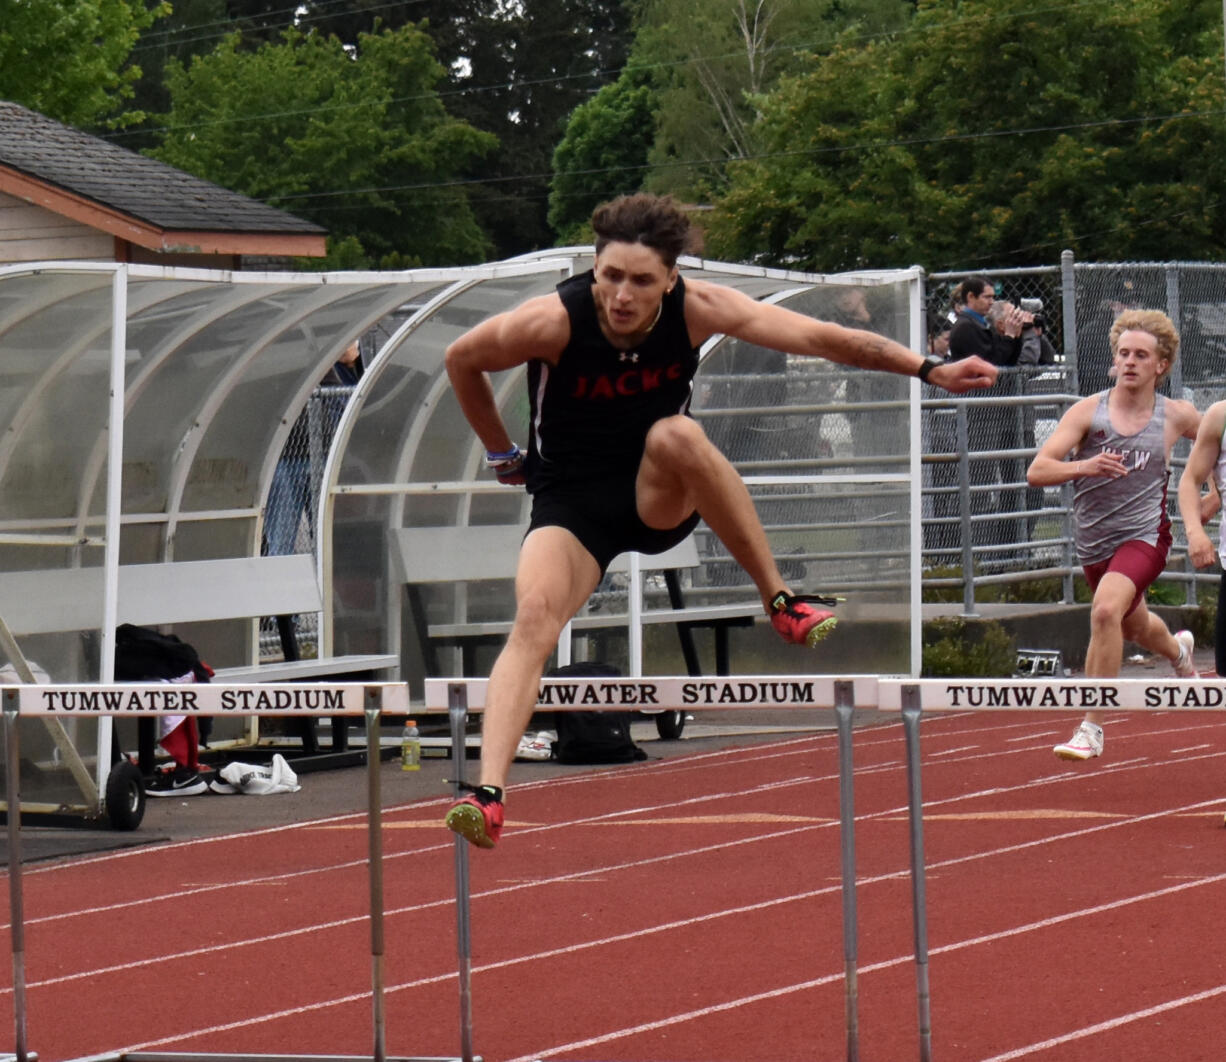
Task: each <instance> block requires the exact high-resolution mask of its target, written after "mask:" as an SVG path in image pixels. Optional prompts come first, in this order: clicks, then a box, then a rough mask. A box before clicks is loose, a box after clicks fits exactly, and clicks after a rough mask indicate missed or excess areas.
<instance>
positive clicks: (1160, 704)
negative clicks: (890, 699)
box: [945, 681, 1226, 710]
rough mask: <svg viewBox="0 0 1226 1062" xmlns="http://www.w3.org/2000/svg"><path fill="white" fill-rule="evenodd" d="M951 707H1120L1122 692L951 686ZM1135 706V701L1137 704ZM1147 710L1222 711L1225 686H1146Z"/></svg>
mask: <svg viewBox="0 0 1226 1062" xmlns="http://www.w3.org/2000/svg"><path fill="white" fill-rule="evenodd" d="M945 692H946V694H948V696H949V706H950V707H951V708H1079V709H1085V710H1091V709H1101V708H1120V707H1122V706H1123V705H1122V701H1121V699H1120V689H1119V688H1118V687H1116V686H1080V685H1077V686H1074V685H1069V686H1058V685H1056V686H1035V685H1029V684H1025V683H1022V684H1018V685H1016V686H1004V685H988V684H986V683H985V684H983V685H979V684H977V683H970V682H968V683H957V684H955V683H950V684H949V685H948V686H946V687H945ZM1134 704H1135V702H1134ZM1142 704H1143V705H1144V707H1146V708H1223V707H1226V686H1220V685H1205V684H1200V683H1197V684H1195V685H1192V684H1184V683H1176V682H1174V681H1172V683H1171V684H1170V685H1165V686H1157V685H1154V686H1146V687H1145V688H1144V689H1143V691H1142Z"/></svg>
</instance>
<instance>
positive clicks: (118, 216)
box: [0, 101, 327, 254]
mask: <svg viewBox="0 0 1226 1062" xmlns="http://www.w3.org/2000/svg"><path fill="white" fill-rule="evenodd" d="M0 191H3V192H7V193H8V194H10V195H16V196H19V197H20V198H23V199H26V200H28V201H29V202H33V203H37V204H38V205H40V206H44V207H47V208H48V209H51V210H55V211H57V212H58V213H61V214H67V215H69V216H72V217H75V218H76V220H78V221H85V222H86V223H87V224H91V225H93V226H95V227H97V228H100V229H103V230H105V231H109V232H112V233H113V234H114V235H117V236H121V237H122V238H124V239H128V240H131V241H132V242H133V243H137V244H139V245H141V246H144V247H149V248H152V249H154V250H172V249H179V250H182V249H199V250H202V251H214V252H217V251H220V252H223V253H259V248H256V247H254V246H253V244H252V240H251V237H256V236H261V237H268V236H276V237H288V238H289V244H290V245H302V249H288V248H287V249H286V250H285V252H284V253H292V254H323V253H324V251H323V236H324V235H325V233H326V231H327V230H325V229H323V228H321V227H320V226H318V225H316V224H314V223H313V222H310V221H307V220H305V219H303V218H300V217H296V216H295V215H293V214H289V213H286V212H285V211H283V210H278V209H277V208H275V207H271V206H268V205H267V204H266V203H260V202H257V201H256V200H254V199H249V198H248V197H247V196H244V195H240V194H239V193H237V192H233V191H231V190H230V189H228V188H222V187H220V186H219V185H216V184H212V183H211V182H209V181H205V180H201V179H200V178H199V177H193V176H192V175H191V174H189V173H184V172H183V171H182V170H178V169H175V168H174V167H173V166H168V165H166V164H165V163H163V162H158V161H156V160H155V159H150V158H146V157H145V156H143V155H138V154H136V152H134V151H129V150H128V149H127V148H123V147H119V146H117V145H115V144H112V143H110V142H108V141H106V140H102V139H100V138H98V137H95V136H90V135H89V134H88V133H83V132H81V131H80V130H78V129H73V128H71V127H69V126H66V125H62V124H60V123H59V122H56V121H52V120H51V119H50V118H47V117H45V116H44V115H41V114H38V113H36V112H34V111H31V110H28V109H26V108H25V107H21V106H19V105H18V104H15V103H8V102H5V101H0ZM244 237H246V238H244ZM304 238H306V239H305V240H304ZM307 243H309V244H310V245H312V246H317V247H318V250H313V251H312V250H307V249H305V247H306V244H307ZM260 244H261V247H262V248H263V249H265V250H266V249H267V247H266V241H260Z"/></svg>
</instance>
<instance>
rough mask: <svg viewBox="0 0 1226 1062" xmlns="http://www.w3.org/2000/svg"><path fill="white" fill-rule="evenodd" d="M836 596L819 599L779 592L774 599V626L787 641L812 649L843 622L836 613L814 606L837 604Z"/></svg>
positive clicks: (772, 608) (772, 619)
mask: <svg viewBox="0 0 1226 1062" xmlns="http://www.w3.org/2000/svg"><path fill="white" fill-rule="evenodd" d="M833 604H835V599H834V598H833V597H816V596H802V595H793V594H785V593H784V592H783V591H780V592H779V593H777V594H776V595H775V596H774V598H773V599H772V600H771V626H772V627H774V628H775V630H777V631H778V632H779V634H780V635H781V636H782V638H783V640H784V641H785V642H792V643H793V644H794V645H807V646H808V647H809V648H810V649H812V648H813V647H814V646H815V645H817V643H818V642H820V641H821V640H822V639H823V638H825V637H826V635H827V634H829V633H830V632H831V631H832V630H834V628H835V625H836V624H837V623H838V622H839V621H838V620H837V619H835V617H834V613H833V612H830V611H828V610H827V609H823V608H814V607H813V606H814V605H833Z"/></svg>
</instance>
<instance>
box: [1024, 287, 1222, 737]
mask: <svg viewBox="0 0 1226 1062" xmlns="http://www.w3.org/2000/svg"><path fill="white" fill-rule="evenodd" d="M1178 349H1179V333H1178V332H1176V331H1175V326H1174V325H1173V324H1172V323H1171V320H1170V318H1168V317H1167V316H1166V314H1164V313H1160V312H1159V311H1157V310H1128V311H1126V312H1125V313H1122V314H1121V315H1120V316H1119V317H1117V318H1116V320H1115V323H1114V324H1113V325H1112V326H1111V351H1112V356H1113V366H1112V375H1113V376H1114V377H1115V386H1114V387H1113V388H1112V389H1111V390H1109V391H1104V392H1101V393H1100V394H1094V395H1090V396H1089V397H1088V398H1083V399H1081V400H1080V401H1079V402H1076V403H1075V404H1074V405H1073V406H1071V407H1070V408H1069V410H1068V412H1067V413H1065V414H1064V416H1063V417H1061V418H1060V423H1059V424H1057V425H1056V429H1055V431H1053V432H1052V434H1051V436H1050V438H1048V440H1047V442H1045V443H1044V444H1043V445H1042V447H1040V449H1039V452H1038V454H1037V455H1036V456H1035V459H1034V461H1033V462H1032V463H1031V465H1030V468H1029V470H1028V471H1027V473H1026V479H1027V482H1029V484H1030V485H1031V486H1032V487H1050V486H1056V485H1058V484H1060V483H1068V482H1070V481H1071V482H1072V483H1073V485H1074V487H1073V490H1074V495H1073V519H1074V523H1075V525H1076V541H1077V558H1078V560H1079V561H1080V562H1081V564H1082V569H1083V571H1084V572H1085V577H1086V581H1087V582H1088V583H1089V584H1090V587H1091V589H1092V590H1093V591H1094V604H1093V607H1092V608H1091V611H1090V644H1089V646H1088V647H1087V649H1086V661H1085V674H1086V676H1087V677H1092V678H1114V677H1115V676H1117V675H1118V674H1119V673H1120V664H1121V662H1122V660H1123V652H1124V642H1125V641H1130V642H1135V643H1136V644H1137V645H1140V646H1141V647H1142V648H1144V649H1148V650H1149V651H1150V652H1151V653H1156V654H1158V655H1161V656H1165V657H1166V658H1167V659H1168V660H1169V661H1170V662H1171V664H1172V666H1173V667H1174V668H1175V674H1176V675H1178V676H1180V677H1182V678H1190V677H1192V676H1194V675H1195V674H1196V667H1195V664H1194V663H1193V660H1192V650H1193V648H1194V644H1195V643H1194V639H1193V637H1192V634H1191V632H1190V631H1180V632H1179V633H1178V634H1175V635H1172V634H1171V632H1170V631H1169V630H1168V629H1167V626H1166V624H1165V623H1163V622H1162V619H1161V618H1160V617H1158V616H1156V615H1154V614H1153V613H1151V612H1150V611H1149V610H1148V609H1147V608H1146V607H1145V591H1146V589H1147V588H1148V587H1149V585H1150V584H1151V583H1153V581H1154V580H1155V579H1157V578H1158V576H1160V575H1161V574H1162V569H1163V568H1164V567H1165V566H1166V556H1167V552H1168V550H1169V549H1170V546H1171V524H1170V520H1169V518H1168V517H1167V511H1166V484H1167V470H1168V466H1169V462H1170V456H1171V450H1172V449H1173V448H1174V445H1175V442H1176V440H1178V439H1179V438H1181V437H1184V438H1194V437H1195V436H1196V431H1197V428H1198V427H1199V425H1200V414H1199V413H1197V411H1196V407H1195V406H1193V405H1192V403H1190V402H1184V401H1182V400H1180V399H1173V398H1163V397H1162V396H1161V395H1159V394H1158V393H1157V388H1158V385H1159V384H1161V383H1162V381H1163V380H1165V379H1166V377H1167V375H1168V374H1169V373H1170V371H1171V367H1172V366H1173V365H1174V363H1175V356H1176V353H1177V351H1178ZM1053 751H1054V752H1055V754H1056V755H1057V756H1059V757H1060V758H1061V759H1066V760H1088V759H1092V758H1093V757H1095V756H1101V755H1102V751H1103V729H1102V713H1100V712H1090V713H1087V715H1086V717H1085V719H1084V720H1083V721H1082V723H1081V724H1080V725H1079V726H1078V727H1077V729H1076V731H1075V732H1074V733H1073V736H1072V738H1071V739H1070V740H1069V741H1067V742H1065V743H1064V744H1063V745H1057V746H1056V747H1055V749H1054V750H1053Z"/></svg>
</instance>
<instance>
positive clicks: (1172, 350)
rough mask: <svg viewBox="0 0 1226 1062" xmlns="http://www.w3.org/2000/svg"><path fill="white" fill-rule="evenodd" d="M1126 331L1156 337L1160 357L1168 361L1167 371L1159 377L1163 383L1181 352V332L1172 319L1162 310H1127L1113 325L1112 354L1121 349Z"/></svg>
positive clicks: (1159, 380)
mask: <svg viewBox="0 0 1226 1062" xmlns="http://www.w3.org/2000/svg"><path fill="white" fill-rule="evenodd" d="M1125 332H1145V333H1147V334H1149V335H1151V336H1153V337H1154V341H1155V343H1156V344H1157V347H1158V357H1160V358H1162V359H1163V360H1165V361H1166V372H1164V373H1163V374H1162V375H1161V376H1160V377H1159V379H1158V382H1159V383H1162V382H1163V381H1164V380H1165V379H1166V378H1167V377H1168V376H1169V375H1170V373H1171V369H1173V368H1174V367H1175V358H1176V356H1177V355H1178V354H1179V333H1178V332H1177V331H1176V329H1175V322H1174V321H1172V320H1171V319H1170V318H1169V317H1167V315H1166V314H1164V313H1163V312H1162V311H1161V310H1125V311H1124V312H1123V313H1122V314H1120V315H1119V317H1117V318H1116V319H1115V322H1114V323H1113V324H1112V325H1111V354H1112V356H1113V357H1114V356H1115V353H1116V351H1117V350H1118V349H1119V345H1120V336H1122V335H1123V334H1124V333H1125Z"/></svg>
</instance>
